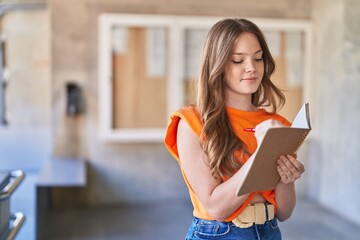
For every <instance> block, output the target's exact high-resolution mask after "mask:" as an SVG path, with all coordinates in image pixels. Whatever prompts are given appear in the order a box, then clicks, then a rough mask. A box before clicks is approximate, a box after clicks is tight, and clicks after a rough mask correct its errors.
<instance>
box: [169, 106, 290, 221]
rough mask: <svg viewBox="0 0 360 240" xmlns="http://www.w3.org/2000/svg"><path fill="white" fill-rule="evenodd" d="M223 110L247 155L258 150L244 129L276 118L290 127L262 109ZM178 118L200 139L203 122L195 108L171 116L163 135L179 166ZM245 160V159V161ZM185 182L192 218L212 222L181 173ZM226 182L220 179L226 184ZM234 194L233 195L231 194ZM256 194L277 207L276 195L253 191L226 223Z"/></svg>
mask: <svg viewBox="0 0 360 240" xmlns="http://www.w3.org/2000/svg"><path fill="white" fill-rule="evenodd" d="M226 111H227V113H228V116H229V119H230V122H231V125H232V127H233V130H234V132H235V134H236V135H237V136H238V137H239V138H240V139H241V140H242V141H243V142H244V143H245V144H246V146H247V149H248V151H249V152H250V153H253V152H255V150H256V147H257V142H256V138H255V135H254V133H251V132H245V131H243V129H244V128H253V127H255V126H256V125H257V124H259V123H261V122H263V121H265V120H267V119H275V120H278V121H280V122H281V123H283V124H285V125H287V126H290V122H289V121H287V120H286V119H285V118H283V117H282V116H280V115H278V114H270V113H268V112H266V111H265V110H264V109H260V110H258V111H256V112H248V111H242V110H237V109H234V108H230V107H227V108H226ZM180 119H183V120H185V121H186V122H187V123H188V124H189V126H190V127H191V129H192V130H193V131H194V132H195V133H196V135H197V136H200V134H201V130H202V126H203V124H202V121H201V117H200V114H199V112H198V110H197V108H196V107H194V106H188V107H184V108H181V109H179V110H177V111H176V112H174V113H173V114H171V116H170V121H169V124H168V127H167V131H166V134H165V146H166V147H167V149H168V150H169V151H170V153H171V154H172V155H173V157H174V158H175V159H176V160H177V161H178V163H179V165H180V167H181V161H180V159H179V154H178V149H177V128H178V123H179V121H180ZM246 160H247V159H246ZM181 172H182V175H183V177H184V180H185V182H186V185H187V187H188V188H189V194H190V199H191V202H192V204H193V207H194V212H193V214H194V216H195V217H198V218H202V219H208V220H213V218H212V217H211V216H210V215H209V214H208V213H207V211H206V209H205V208H204V207H203V205H202V203H201V202H200V200H199V199H198V197H197V196H196V193H195V192H194V190H193V189H192V187H191V184H190V183H189V181H188V179H187V177H186V174H185V172H184V171H183V170H181ZM226 180H227V179H225V178H224V179H223V181H226ZM234 194H235V193H234ZM255 194H261V195H262V196H263V197H264V198H265V199H266V200H267V201H268V202H270V203H271V204H274V205H275V208H277V204H276V201H275V193H274V190H271V191H261V192H256V193H255V192H254V193H251V194H250V195H249V197H248V198H247V199H246V201H245V202H244V203H243V204H242V205H241V206H240V207H239V208H238V209H237V210H236V211H235V212H234V213H232V214H231V215H230V216H229V217H227V219H226V220H225V221H231V220H233V219H234V218H235V217H236V216H237V215H239V213H240V212H241V211H242V210H243V209H244V208H245V207H246V206H247V205H249V204H250V202H251V200H252V199H253V197H254V196H255Z"/></svg>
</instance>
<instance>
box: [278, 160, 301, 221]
mask: <svg viewBox="0 0 360 240" xmlns="http://www.w3.org/2000/svg"><path fill="white" fill-rule="evenodd" d="M277 170H278V172H279V174H280V177H281V179H280V182H279V183H278V185H277V186H276V189H275V198H276V202H277V204H278V209H277V213H276V216H277V218H278V219H279V221H285V220H286V219H288V218H289V217H290V216H291V214H292V212H293V210H294V208H295V204H296V193H295V181H296V180H297V179H299V178H300V177H301V174H302V173H303V172H304V171H305V168H304V165H303V164H302V163H301V162H299V161H298V160H297V159H296V158H295V157H293V156H290V155H288V156H281V157H280V159H279V160H278V167H277Z"/></svg>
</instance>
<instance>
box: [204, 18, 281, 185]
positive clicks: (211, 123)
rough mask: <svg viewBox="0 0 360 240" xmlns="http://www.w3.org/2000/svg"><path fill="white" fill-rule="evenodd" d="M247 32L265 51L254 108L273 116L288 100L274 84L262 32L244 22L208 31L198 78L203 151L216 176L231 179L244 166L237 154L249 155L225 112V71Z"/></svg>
mask: <svg viewBox="0 0 360 240" xmlns="http://www.w3.org/2000/svg"><path fill="white" fill-rule="evenodd" d="M244 32H248V33H252V34H254V35H255V36H256V37H257V39H258V40H259V43H260V46H261V48H262V50H263V60H264V76H263V79H262V81H261V84H260V86H259V88H258V90H257V91H256V92H255V93H254V94H253V95H252V104H253V105H254V106H257V107H264V106H270V107H272V113H276V112H277V110H278V109H279V108H280V107H281V106H282V105H283V104H284V103H285V96H284V95H283V94H282V93H281V91H280V90H279V89H278V88H277V87H276V86H275V85H274V84H273V83H272V82H271V80H270V76H271V75H272V73H273V72H274V69H275V61H274V59H273V57H272V56H271V54H270V51H269V48H268V46H267V44H266V41H265V38H264V36H263V33H262V32H261V30H260V29H259V28H258V27H257V26H256V25H255V24H254V23H252V22H250V21H248V20H245V19H230V18H228V19H224V20H221V21H219V22H217V23H216V24H215V25H214V26H213V27H212V28H211V29H210V31H209V33H208V35H207V38H206V41H205V44H204V48H203V53H202V58H201V63H200V73H199V77H198V83H197V84H198V94H197V107H198V110H199V113H200V116H201V118H202V121H203V123H204V126H203V129H202V136H201V139H204V141H203V142H202V148H203V150H204V151H205V152H206V153H207V155H208V158H209V166H210V169H211V172H212V174H213V175H214V176H220V177H221V178H223V177H225V176H227V177H230V176H232V175H233V174H234V173H235V172H236V171H237V170H238V169H239V168H240V167H241V163H240V162H239V160H238V159H237V158H236V156H235V153H236V152H237V151H239V152H240V153H241V154H249V153H248V151H247V148H246V146H245V144H244V142H242V141H241V139H239V138H238V137H237V136H236V134H235V132H234V131H233V129H232V127H231V124H230V120H229V117H228V115H227V112H226V105H225V104H226V102H225V90H226V82H225V68H226V65H227V64H228V62H229V61H230V58H231V54H232V51H233V47H234V44H235V41H236V39H237V38H238V36H240V34H242V33H244Z"/></svg>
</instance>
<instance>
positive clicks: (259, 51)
mask: <svg viewBox="0 0 360 240" xmlns="http://www.w3.org/2000/svg"><path fill="white" fill-rule="evenodd" d="M261 52H263V50H261V49H260V50H257V51H256V52H254V54H253V55H255V54H258V53H261ZM233 55H250V54H247V53H237V52H235V53H233Z"/></svg>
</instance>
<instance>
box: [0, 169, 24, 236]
mask: <svg viewBox="0 0 360 240" xmlns="http://www.w3.org/2000/svg"><path fill="white" fill-rule="evenodd" d="M24 178H25V174H24V172H23V171H21V170H16V171H11V172H10V173H9V179H8V182H7V183H6V185H5V186H4V187H3V189H1V190H0V202H6V201H10V197H11V195H12V194H13V193H14V191H15V190H16V188H17V187H18V186H19V185H20V183H21V182H22V181H23V180H24ZM7 206H8V207H9V206H10V204H9V203H7ZM8 210H9V211H10V209H8ZM0 217H1V216H0ZM6 218H7V217H6ZM5 220H6V219H5ZM6 221H9V223H8V225H7V227H5V229H0V231H1V232H0V240H13V239H14V238H15V236H16V234H17V233H18V231H19V230H20V228H21V226H22V225H23V223H24V221H25V216H24V214H23V213H20V212H17V213H14V214H10V218H9V219H8V220H6Z"/></svg>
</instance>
